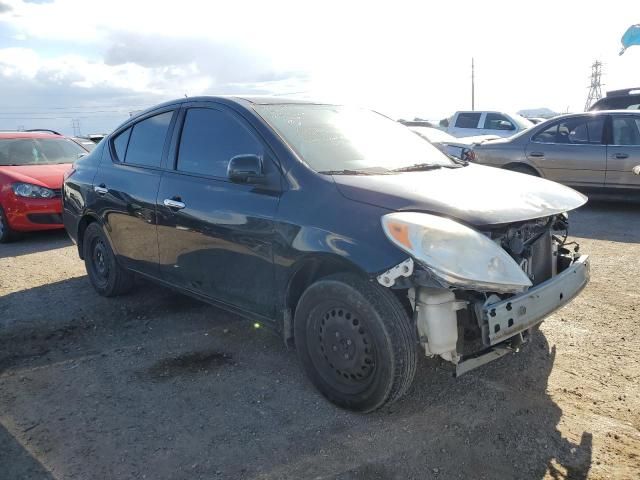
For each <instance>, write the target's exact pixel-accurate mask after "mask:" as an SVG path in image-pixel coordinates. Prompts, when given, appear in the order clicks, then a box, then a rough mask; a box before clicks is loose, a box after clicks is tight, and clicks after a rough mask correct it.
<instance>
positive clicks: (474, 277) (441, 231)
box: [382, 212, 532, 292]
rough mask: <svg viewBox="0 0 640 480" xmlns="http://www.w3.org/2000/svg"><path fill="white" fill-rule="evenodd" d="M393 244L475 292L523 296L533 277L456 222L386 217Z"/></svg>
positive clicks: (423, 217) (421, 216)
mask: <svg viewBox="0 0 640 480" xmlns="http://www.w3.org/2000/svg"><path fill="white" fill-rule="evenodd" d="M382 228H383V229H384V232H385V233H386V234H387V237H389V240H391V241H392V242H393V243H395V244H396V245H397V246H398V247H400V248H401V249H402V250H404V251H405V252H407V253H408V254H410V255H411V256H412V257H413V258H414V259H415V260H417V261H418V262H419V263H421V264H422V265H424V266H425V267H427V268H428V269H429V270H431V271H432V272H433V273H434V274H435V275H436V276H437V277H439V278H440V279H442V280H444V281H445V282H446V283H448V284H450V285H453V286H459V287H464V288H466V289H471V290H480V291H492V292H521V291H524V290H525V289H527V288H528V287H530V286H531V285H532V283H531V280H529V277H527V275H526V274H525V273H524V272H523V271H522V270H521V269H520V267H519V266H518V264H517V263H516V262H515V261H514V260H513V258H511V257H510V256H509V254H508V253H507V252H505V251H504V250H503V249H502V248H500V246H498V245H496V244H495V243H494V242H492V241H491V239H489V238H488V237H486V236H485V235H483V234H481V233H479V232H476V231H475V230H473V229H471V228H469V227H467V226H465V225H462V224H461V223H458V222H456V221H454V220H450V219H448V218H444V217H438V216H436V215H429V214H427V213H417V212H399V213H390V214H388V215H385V216H383V217H382Z"/></svg>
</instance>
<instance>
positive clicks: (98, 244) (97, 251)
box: [91, 239, 110, 285]
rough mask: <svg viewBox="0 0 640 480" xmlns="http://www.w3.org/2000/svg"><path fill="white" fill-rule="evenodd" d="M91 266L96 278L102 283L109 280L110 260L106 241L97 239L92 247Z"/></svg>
mask: <svg viewBox="0 0 640 480" xmlns="http://www.w3.org/2000/svg"><path fill="white" fill-rule="evenodd" d="M91 266H92V270H93V273H94V277H96V280H97V281H98V282H99V283H100V284H101V285H102V284H106V283H107V282H108V281H109V271H110V270H109V261H108V257H107V247H106V245H105V244H104V241H102V240H101V239H96V240H95V241H94V243H93V248H92V249H91Z"/></svg>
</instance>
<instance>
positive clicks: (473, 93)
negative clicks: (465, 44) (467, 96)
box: [471, 57, 476, 110]
mask: <svg viewBox="0 0 640 480" xmlns="http://www.w3.org/2000/svg"><path fill="white" fill-rule="evenodd" d="M475 109H476V77H475V66H474V62H473V57H471V110H475Z"/></svg>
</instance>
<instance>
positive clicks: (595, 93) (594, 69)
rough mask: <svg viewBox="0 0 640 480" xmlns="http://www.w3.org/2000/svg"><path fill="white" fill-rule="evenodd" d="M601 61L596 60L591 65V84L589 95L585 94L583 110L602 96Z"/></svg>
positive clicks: (587, 108)
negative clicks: (585, 101) (585, 99)
mask: <svg viewBox="0 0 640 480" xmlns="http://www.w3.org/2000/svg"><path fill="white" fill-rule="evenodd" d="M601 79H602V62H601V61H600V60H596V61H595V62H593V65H591V85H590V86H589V95H587V103H585V104H584V111H585V112H586V111H587V110H589V107H590V106H591V105H593V104H594V103H595V102H597V101H598V100H600V99H601V98H602V90H601V89H600V87H601V86H602V82H601Z"/></svg>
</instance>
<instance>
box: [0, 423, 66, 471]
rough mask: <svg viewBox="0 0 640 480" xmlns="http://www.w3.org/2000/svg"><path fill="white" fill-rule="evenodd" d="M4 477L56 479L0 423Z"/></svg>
mask: <svg viewBox="0 0 640 480" xmlns="http://www.w3.org/2000/svg"><path fill="white" fill-rule="evenodd" d="M0 470H2V474H1V476H2V478H6V479H13V480H31V479H39V480H54V479H55V477H54V476H53V475H52V474H51V473H50V472H49V471H48V470H47V469H46V468H45V467H44V466H43V465H42V464H41V463H40V462H38V460H36V458H35V457H34V456H33V455H32V454H31V453H29V451H27V449H25V448H24V447H23V446H22V445H20V443H19V442H18V441H17V440H16V438H15V437H14V436H13V435H11V434H10V433H9V432H8V431H7V430H6V429H5V428H4V427H3V426H2V424H0Z"/></svg>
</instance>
